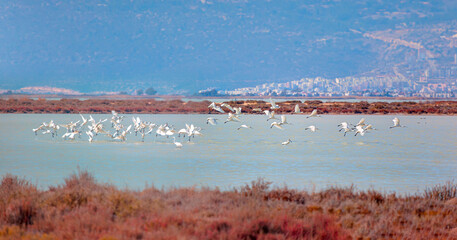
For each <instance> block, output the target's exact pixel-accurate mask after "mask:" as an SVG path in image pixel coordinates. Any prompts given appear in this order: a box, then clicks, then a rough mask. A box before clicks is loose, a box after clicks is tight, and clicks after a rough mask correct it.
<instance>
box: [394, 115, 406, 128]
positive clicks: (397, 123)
mask: <svg viewBox="0 0 457 240" xmlns="http://www.w3.org/2000/svg"><path fill="white" fill-rule="evenodd" d="M392 121H393V122H394V125H393V126H392V127H390V128H395V127H405V126H402V125H400V119H398V118H397V117H396V118H394V119H392Z"/></svg>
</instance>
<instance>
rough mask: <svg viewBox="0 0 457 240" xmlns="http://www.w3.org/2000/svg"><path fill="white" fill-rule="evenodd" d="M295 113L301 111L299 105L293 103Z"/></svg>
mask: <svg viewBox="0 0 457 240" xmlns="http://www.w3.org/2000/svg"><path fill="white" fill-rule="evenodd" d="M294 112H295V113H301V111H300V106H299V105H298V104H296V105H295V110H294Z"/></svg>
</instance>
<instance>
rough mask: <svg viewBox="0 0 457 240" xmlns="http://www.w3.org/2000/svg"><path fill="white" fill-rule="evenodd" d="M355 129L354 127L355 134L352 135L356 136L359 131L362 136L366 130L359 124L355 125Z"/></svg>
mask: <svg viewBox="0 0 457 240" xmlns="http://www.w3.org/2000/svg"><path fill="white" fill-rule="evenodd" d="M355 129H356V130H357V131H355V135H354V136H357V134H359V133H360V135H362V136H363V135H365V132H366V131H365V129H364V128H363V127H362V126H361V125H359V126H356V127H355Z"/></svg>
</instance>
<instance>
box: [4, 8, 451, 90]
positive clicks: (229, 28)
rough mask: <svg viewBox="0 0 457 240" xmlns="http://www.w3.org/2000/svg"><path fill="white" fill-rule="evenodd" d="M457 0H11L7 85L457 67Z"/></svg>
mask: <svg viewBox="0 0 457 240" xmlns="http://www.w3.org/2000/svg"><path fill="white" fill-rule="evenodd" d="M456 16H457V1H452V0H437V1H412V0H410V1H408V0H403V1H385V0H378V1H372V0H354V1H343V0H341V1H338V0H326V1H317V0H311V1H247V0H244V1H243V0H237V1H235V0H233V1H228V0H220V1H216V0H213V1H210V0H206V1H204V0H202V1H130V2H111V1H75V0H72V1H62V2H47V3H44V2H41V1H25V2H17V1H13V0H7V1H2V2H1V3H0V19H2V20H1V21H0V29H1V30H0V88H1V89H19V88H23V87H27V86H50V87H57V88H68V89H74V90H75V91H78V92H83V93H85V92H94V91H126V90H128V91H134V90H135V89H137V88H143V89H144V88H147V87H154V88H155V89H157V90H158V92H159V93H161V94H167V93H186V92H187V93H193V92H196V91H198V90H199V89H204V88H208V87H216V88H218V89H233V88H238V87H249V86H255V85H258V84H262V83H269V82H282V81H290V80H294V79H300V78H302V77H316V76H322V77H327V78H332V77H346V76H379V75H396V76H399V77H401V78H404V80H405V81H416V80H419V79H420V78H421V77H427V78H429V79H432V80H434V81H454V82H455V79H456V78H457V69H456V68H455V67H456V66H457V55H456V54H457V17H456Z"/></svg>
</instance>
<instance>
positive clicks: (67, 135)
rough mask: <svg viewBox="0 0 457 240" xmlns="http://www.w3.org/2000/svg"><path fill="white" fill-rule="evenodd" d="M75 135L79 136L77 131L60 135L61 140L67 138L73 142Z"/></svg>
mask: <svg viewBox="0 0 457 240" xmlns="http://www.w3.org/2000/svg"><path fill="white" fill-rule="evenodd" d="M76 134H79V131H74V132H67V133H65V134H64V135H62V138H63V139H67V137H68V139H70V140H74V139H75V136H76Z"/></svg>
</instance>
